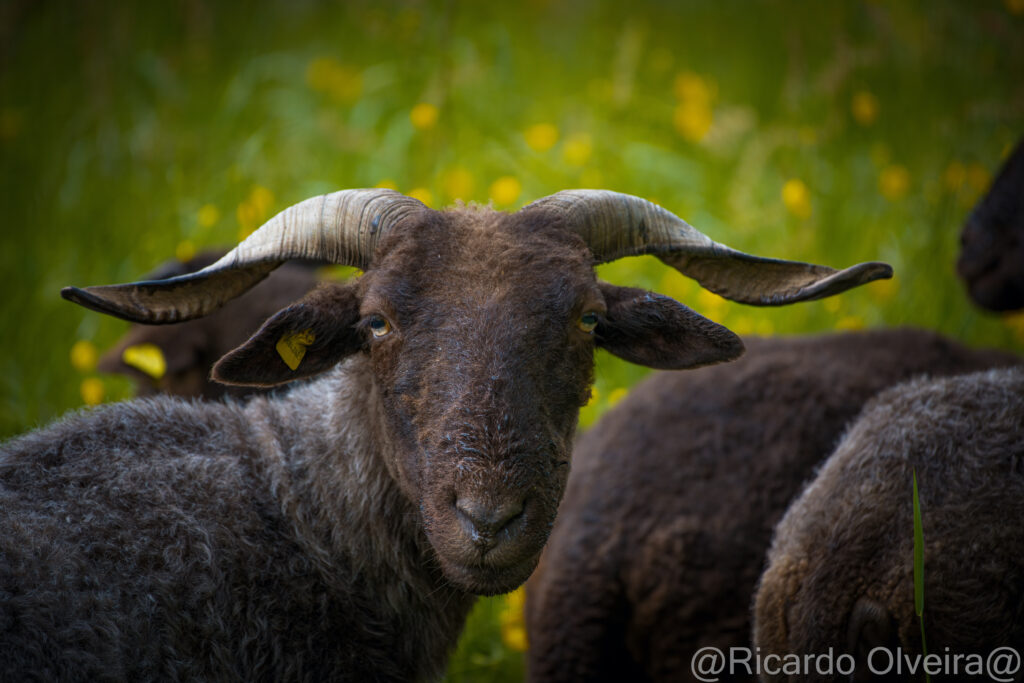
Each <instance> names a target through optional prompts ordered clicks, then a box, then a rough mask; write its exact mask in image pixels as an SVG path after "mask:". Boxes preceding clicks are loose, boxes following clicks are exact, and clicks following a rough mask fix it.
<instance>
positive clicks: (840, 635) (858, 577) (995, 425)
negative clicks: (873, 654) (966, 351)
mask: <svg viewBox="0 0 1024 683" xmlns="http://www.w3.org/2000/svg"><path fill="white" fill-rule="evenodd" d="M1022 425H1024V371H1022V370H1021V369H1019V368H1014V369H1002V370H991V371H987V372H982V373H976V374H972V375H964V376H959V377H953V378H945V379H938V380H924V379H921V380H915V381H912V382H909V383H906V384H904V385H901V386H897V387H893V388H891V389H889V390H887V391H885V392H884V393H882V394H880V395H879V396H878V397H877V398H876V399H875V400H873V401H872V402H871V403H870V404H868V406H867V407H866V408H865V410H864V413H863V415H862V416H861V417H860V418H859V419H858V420H857V421H856V422H855V423H854V424H853V425H852V426H851V428H850V430H849V432H848V433H847V435H846V436H845V438H844V439H843V441H842V443H841V444H840V445H839V446H838V448H837V449H836V451H835V453H834V454H833V455H832V456H830V457H829V459H828V461H827V462H826V463H825V465H824V466H823V467H822V468H821V471H820V472H819V473H818V475H817V477H816V478H815V479H814V481H813V482H812V483H811V484H810V485H809V486H808V487H807V489H806V490H805V491H804V492H803V494H802V495H801V496H800V497H799V498H798V499H797V500H796V501H795V502H794V503H793V505H792V506H791V507H790V509H789V510H788V511H787V512H786V515H785V517H784V518H783V519H782V521H781V522H780V523H779V525H778V528H777V530H776V532H775V539H774V541H773V543H772V548H771V551H770V553H769V556H768V562H769V564H768V569H767V570H766V571H765V574H764V576H763V578H762V581H761V585H760V587H759V590H758V593H757V601H756V622H757V625H756V631H755V635H756V639H757V644H758V646H760V647H761V648H762V652H763V654H765V655H767V654H770V653H772V652H779V651H785V652H793V653H796V654H803V653H809V652H825V651H827V649H828V648H829V647H832V648H833V649H834V650H835V651H836V652H842V651H845V650H846V649H847V647H848V644H854V643H856V642H857V641H859V640H860V634H858V633H855V632H853V631H855V630H856V625H855V624H854V623H853V622H854V621H855V620H854V619H853V618H852V616H851V615H852V613H853V612H854V611H855V605H857V603H858V602H859V601H863V600H868V601H870V602H871V603H872V604H875V605H878V606H880V607H881V608H882V610H884V612H883V614H884V613H887V616H888V618H889V619H891V621H892V624H893V627H894V629H893V633H892V635H891V636H889V637H890V638H891V640H890V641H889V642H882V643H878V645H880V646H886V647H888V648H890V651H892V652H894V651H895V648H896V647H897V646H899V647H900V648H902V650H903V652H904V653H905V654H906V655H908V656H912V655H914V654H918V653H920V652H921V645H920V643H921V639H920V624H919V623H918V619H917V616H916V613H915V606H914V576H913V572H914V570H913V561H914V538H913V528H914V522H913V502H912V501H913V497H912V480H913V476H914V473H915V472H916V477H917V482H918V488H919V497H920V509H921V520H922V527H923V538H924V587H925V592H924V596H925V603H924V624H925V631H926V637H927V643H928V648H929V651H930V652H938V653H953V654H959V655H967V654H971V653H979V654H986V655H987V654H988V653H989V652H990V651H991V650H993V649H995V648H997V647H1001V646H1002V647H1005V646H1011V647H1015V648H1016V649H1017V651H1018V653H1020V652H1021V651H1022V650H1024V567H1022V565H1021V557H1022V555H1024V532H1022V529H1021V524H1020V520H1021V519H1022V518H1024V430H1022V428H1021V427H1022ZM884 621H885V620H884V619H883V623H882V626H884V625H885V624H884ZM876 630H877V631H885V630H886V629H884V628H880V629H876ZM872 637H873V636H872ZM853 649H855V650H856V649H857V648H856V647H854V648H853ZM852 654H853V653H852ZM881 662H882V665H885V663H886V660H885V659H882V660H881ZM876 663H877V662H876ZM1018 663H1019V662H1018ZM866 665H867V660H865V661H863V662H860V663H859V668H866ZM961 673H962V672H961Z"/></svg>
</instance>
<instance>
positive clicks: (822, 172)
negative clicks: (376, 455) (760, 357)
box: [0, 0, 1024, 681]
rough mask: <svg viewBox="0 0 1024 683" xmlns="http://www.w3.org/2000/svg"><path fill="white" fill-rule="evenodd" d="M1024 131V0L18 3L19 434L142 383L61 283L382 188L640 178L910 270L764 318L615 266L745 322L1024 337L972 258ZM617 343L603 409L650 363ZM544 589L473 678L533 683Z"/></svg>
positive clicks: (504, 205) (494, 632)
mask: <svg viewBox="0 0 1024 683" xmlns="http://www.w3.org/2000/svg"><path fill="white" fill-rule="evenodd" d="M1022 134H1024V0H978V1H977V2H967V1H964V2H953V1H951V0H931V1H930V2H923V1H922V2H900V3H888V2H881V1H879V2H851V1H848V0H835V1H833V2H783V1H781V0H761V1H746V0H744V1H740V0H715V1H714V2H712V1H704V0H701V1H694V2H669V1H668V0H633V1H632V2H629V3H623V2H614V1H608V0H601V1H594V0H587V1H584V0H575V1H571V2H559V1H557V0H530V1H528V2H523V3H474V2H469V1H468V0H465V1H462V2H459V1H456V0H450V1H447V2H430V1H424V2H411V1H410V2H394V1H389V0H374V1H372V2H370V1H362V0H355V1H349V2H333V3H320V2H314V1H313V0H303V1H299V2H288V1H285V0H279V1H278V2H267V3H260V4H253V3H236V2H216V3H215V2H212V0H179V1H176V2H142V1H141V0H134V1H130V2H118V3H112V2H96V3H55V2H49V3H48V2H34V1H32V0H0V183H2V187H3V208H2V212H3V219H2V222H3V227H2V229H0V235H2V240H3V243H2V244H3V248H2V250H0V259H2V260H0V278H2V284H3V289H4V291H5V292H7V294H6V295H5V296H4V297H2V299H0V323H2V329H3V333H2V334H3V342H2V350H3V353H2V354H0V382H2V385H0V437H9V436H11V435H13V434H16V433H19V432H22V431H25V430H27V429H30V428H33V427H35V426H39V425H42V424H44V423H46V422H48V421H50V420H52V419H53V418H54V417H56V416H58V415H60V414H61V413H63V412H65V411H67V410H70V409H75V408H78V407H81V406H83V405H87V404H95V403H99V402H102V401H113V400H120V399H123V398H126V397H128V396H130V394H131V389H130V386H129V384H128V382H127V381H125V380H121V379H118V378H114V377H112V376H106V375H101V374H99V373H97V372H96V370H95V364H96V358H97V354H98V353H102V351H103V350H104V349H106V348H108V347H109V346H110V345H112V343H113V342H114V340H115V339H116V338H117V337H118V336H119V335H121V334H122V333H123V332H124V331H125V329H126V327H127V324H126V323H123V322H121V321H118V320H114V319H112V318H108V317H104V316H101V315H99V314H96V313H91V312H87V311H85V310H84V309H81V308H77V307H74V306H72V305H71V304H68V303H66V302H64V301H63V300H61V299H60V297H59V294H58V293H59V290H60V288H61V287H63V286H65V285H70V284H75V285H89V284H107V283H114V282H126V281H130V280H134V279H138V278H139V277H140V276H141V275H143V274H144V273H146V272H148V271H150V270H151V269H153V268H154V267H155V266H156V265H158V264H159V263H161V262H163V261H165V260H166V259H168V258H170V257H174V256H177V257H179V258H187V257H189V256H191V255H192V254H193V253H195V252H196V250H198V249H201V248H204V247H208V246H230V245H232V244H234V243H235V242H236V241H237V240H238V239H239V238H241V237H243V236H245V235H246V234H248V233H249V232H251V231H252V230H253V229H255V228H256V227H258V226H259V225H260V224H261V223H262V222H263V221H264V220H265V219H267V218H269V217H270V216H272V215H273V214H274V213H276V212H277V211H279V210H281V209H283V208H285V207H287V206H289V205H291V204H293V203H295V202H297V201H300V200H302V199H304V198H306V197H309V196H312V195H315V194H320V193H323V192H328V191H332V190H337V189H344V188H354V187H373V186H386V187H393V188H396V189H398V190H400V191H402V192H405V193H407V194H409V195H412V196H415V197H417V198H419V199H421V200H423V201H424V202H426V203H427V204H429V205H431V206H434V207H443V206H446V205H450V204H452V203H453V202H454V201H455V200H457V199H461V200H465V201H476V202H483V203H486V202H491V203H493V205H494V206H495V207H497V208H501V209H509V210H514V209H517V208H519V207H520V206H522V205H524V204H525V203H528V202H529V201H532V200H534V199H536V198H539V197H542V196H545V195H548V194H551V193H553V192H556V191H558V190H561V189H566V188H573V187H598V188H607V189H613V190H618V191H621V192H628V193H631V194H636V195H641V196H644V197H647V198H649V199H652V200H654V201H657V202H658V203H660V204H662V205H663V206H665V207H666V208H668V209H669V210H671V211H673V212H675V213H677V214H678V215H680V216H682V217H684V218H686V219H687V220H688V221H689V222H690V223H692V224H693V225H695V226H697V227H698V228H700V229H701V230H703V231H705V232H707V233H708V234H710V235H711V236H712V237H714V238H715V239H717V240H719V241H722V242H725V243H727V244H729V245H732V246H734V247H736V248H739V249H742V250H744V251H747V252H751V253H755V254H760V255H765V256H777V257H782V258H788V259H796V260H805V261H814V262H819V263H825V264H829V265H832V266H835V267H845V266H848V265H852V264H854V263H857V262H860V261H869V260H884V261H888V262H890V263H891V264H893V266H894V268H895V270H896V273H897V276H896V278H895V279H894V280H892V281H888V282H881V283H874V284H871V285H869V286H867V287H863V288H861V289H858V290H855V291H853V292H850V293H847V294H844V295H841V296H839V297H836V298H832V299H828V300H826V301H821V302H813V303H808V304H801V305H796V306H793V307H790V308H784V309H756V308H750V307H745V306H740V305H737V304H732V303H728V302H726V301H724V300H723V299H721V298H719V297H717V296H715V295H712V294H709V293H707V292H703V291H701V290H699V289H698V288H697V287H696V286H695V285H694V284H693V283H691V282H690V281H688V280H686V279H685V278H683V277H682V276H681V275H679V274H678V273H676V272H675V271H670V270H668V269H667V268H665V267H664V266H662V265H661V264H660V262H657V261H656V260H655V259H653V258H651V257H641V258H632V259H625V260H622V261H619V262H616V263H614V264H609V265H605V266H602V267H600V268H599V272H600V274H601V275H602V276H603V277H604V278H606V279H608V280H611V281H613V282H616V283H618V284H629V285H634V286H641V287H647V288H651V289H656V290H658V291H660V292H663V293H665V294H668V295H671V296H674V297H676V298H678V299H680V300H682V301H684V302H685V303H687V304H688V305H690V306H692V307H693V308H695V309H697V310H698V311H699V312H701V313H703V314H704V315H707V316H708V317H710V318H712V319H714V320H716V321H719V322H722V323H724V324H725V325H727V326H729V327H731V328H732V329H733V330H735V331H736V332H738V333H740V334H742V335H750V334H758V335H772V334H794V333H808V332H821V331H828V330H837V329H859V328H866V327H879V326H897V325H914V326H920V327H925V328H929V329H934V330H939V331H941V332H943V333H945V334H948V335H951V336H953V337H956V338H959V339H961V340H963V341H965V342H967V343H969V344H972V345H985V346H996V347H1003V348H1008V349H1016V350H1017V351H1024V316H1022V315H1016V316H1009V317H996V316H991V315H986V314H982V313H980V312H978V311H976V310H974V309H972V308H971V306H970V305H969V303H968V301H967V299H966V296H965V295H964V293H963V289H962V287H961V284H960V282H959V281H958V280H957V279H956V276H955V273H954V262H955V257H956V252H957V247H958V233H959V229H960V226H961V225H962V223H963V220H964V217H965V216H966V214H967V212H968V211H969V209H970V207H971V206H972V205H973V203H974V202H975V201H976V199H977V198H978V197H979V195H980V194H981V193H982V192H984V190H985V189H986V188H987V186H988V183H989V182H990V180H991V177H992V175H993V173H994V172H995V171H996V170H997V169H998V166H999V164H1000V162H1001V160H1002V159H1003V158H1004V157H1005V156H1006V154H1007V153H1008V152H1009V150H1010V148H1011V146H1012V145H1013V143H1014V142H1015V141H1016V140H1017V139H1018V137H1019V136H1021V135H1022ZM597 363H598V366H597V385H596V391H595V392H594V393H595V398H594V400H593V401H592V403H591V405H589V406H588V407H587V408H585V409H584V411H583V415H582V418H581V419H582V423H583V425H584V426H586V425H589V424H590V423H592V422H593V420H595V419H596V418H597V417H598V416H599V415H600V414H601V412H602V411H604V410H606V409H607V408H608V407H609V406H610V405H612V404H614V403H615V402H617V401H618V400H621V398H622V397H623V396H624V395H626V393H627V392H628V390H629V388H630V387H631V386H632V385H633V384H634V383H635V382H636V381H637V380H638V379H639V378H640V377H641V376H643V374H644V371H643V370H642V369H640V368H637V367H634V366H631V365H629V364H627V363H624V362H621V361H618V360H617V359H613V358H611V357H610V356H608V355H606V354H603V353H601V354H599V356H598V360H597ZM865 370H866V371H869V369H868V368H866V369H865ZM521 597H522V596H521V592H517V593H516V594H513V595H512V596H511V597H499V598H494V599H490V600H483V601H481V602H480V603H479V607H478V609H477V610H476V611H475V612H474V614H473V616H472V618H471V620H470V624H469V626H468V627H467V630H466V633H465V636H464V637H463V640H462V643H461V645H460V648H459V651H458V652H457V653H456V656H455V657H454V658H453V660H452V663H451V667H450V671H449V680H451V681H506V680H507V681H513V680H520V679H521V677H522V672H523V663H522V654H521V653H522V651H523V650H524V649H525V647H526V646H527V644H526V640H525V634H524V632H523V628H522V616H521Z"/></svg>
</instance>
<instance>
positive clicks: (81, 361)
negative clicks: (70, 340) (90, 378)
mask: <svg viewBox="0 0 1024 683" xmlns="http://www.w3.org/2000/svg"><path fill="white" fill-rule="evenodd" d="M98 360H99V352H98V351H97V350H96V345H95V344H93V343H92V342H91V341H89V340H87V339H79V340H78V341H76V342H75V343H74V344H72V346H71V366H72V367H73V368H74V369H75V370H78V371H79V372H92V371H93V370H94V369H95V368H96V362H97V361H98Z"/></svg>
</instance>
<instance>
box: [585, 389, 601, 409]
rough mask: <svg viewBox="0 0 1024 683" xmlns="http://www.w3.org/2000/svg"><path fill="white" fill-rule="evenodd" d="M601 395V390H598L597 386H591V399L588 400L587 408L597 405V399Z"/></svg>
mask: <svg viewBox="0 0 1024 683" xmlns="http://www.w3.org/2000/svg"><path fill="white" fill-rule="evenodd" d="M600 397H601V392H600V391H598V390H597V387H596V386H593V387H590V400H588V401H587V406H586V407H587V408H590V407H592V406H595V405H597V400H598V399H599V398H600Z"/></svg>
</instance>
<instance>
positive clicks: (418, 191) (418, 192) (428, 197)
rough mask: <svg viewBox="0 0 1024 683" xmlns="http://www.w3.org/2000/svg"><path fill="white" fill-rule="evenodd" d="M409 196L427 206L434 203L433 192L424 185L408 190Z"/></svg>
mask: <svg viewBox="0 0 1024 683" xmlns="http://www.w3.org/2000/svg"><path fill="white" fill-rule="evenodd" d="M409 196H410V197H412V198H413V199H418V200H420V201H421V202H423V203H424V204H426V205H427V206H433V205H434V193H433V192H431V191H430V190H428V189H427V188H425V187H414V188H413V189H411V190H409Z"/></svg>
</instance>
